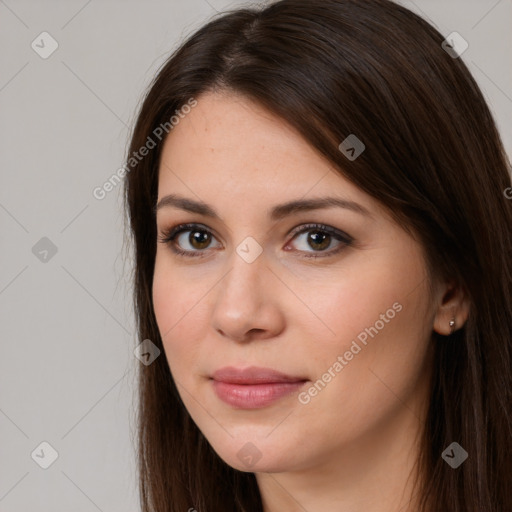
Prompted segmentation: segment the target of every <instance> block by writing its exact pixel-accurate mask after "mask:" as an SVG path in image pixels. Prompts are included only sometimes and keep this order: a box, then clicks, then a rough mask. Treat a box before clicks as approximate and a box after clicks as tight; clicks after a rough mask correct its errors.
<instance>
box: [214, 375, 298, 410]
mask: <svg viewBox="0 0 512 512" xmlns="http://www.w3.org/2000/svg"><path fill="white" fill-rule="evenodd" d="M212 382H213V388H214V390H215V393H216V394H217V396H218V397H219V398H220V399H221V400H222V401H224V402H226V403H227V404H229V405H232V406H233V407H237V408H239V409H258V408H260V407H265V406H267V405H270V404H271V403H273V402H275V401H276V400H279V399H280V398H283V397H284V396H286V395H289V394H290V393H293V392H295V391H298V390H299V389H300V388H301V387H302V386H304V384H305V383H306V381H301V382H275V383H267V384H229V383H227V382H219V381H216V380H212Z"/></svg>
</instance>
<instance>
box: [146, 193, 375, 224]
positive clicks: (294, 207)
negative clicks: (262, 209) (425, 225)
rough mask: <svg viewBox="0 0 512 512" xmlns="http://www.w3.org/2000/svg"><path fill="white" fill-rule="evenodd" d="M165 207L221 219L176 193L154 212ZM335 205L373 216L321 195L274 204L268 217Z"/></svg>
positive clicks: (351, 204)
mask: <svg viewBox="0 0 512 512" xmlns="http://www.w3.org/2000/svg"><path fill="white" fill-rule="evenodd" d="M166 207H167V208H168V207H175V208H179V209H181V210H186V211H188V212H191V213H198V214H200V215H204V216H206V217H211V218H213V219H218V220H221V219H220V216H219V214H218V213H217V212H216V211H215V209H214V208H213V207H212V206H210V205H209V204H206V203H203V202H201V201H195V200H193V199H189V198H186V197H183V196H179V195H177V194H169V195H167V196H164V197H162V199H160V201H158V204H157V205H156V206H155V208H154V212H155V213H156V212H157V211H158V210H161V209H162V208H166ZM335 207H337V208H345V209H347V210H351V211H353V212H356V213H359V214H361V215H364V216H367V217H372V218H373V215H372V214H371V213H370V212H369V211H368V210H367V209H366V208H365V207H364V206H362V205H360V204H359V203H355V202H354V201H348V200H347V199H341V198H338V197H321V198H315V199H298V200H295V201H290V202H288V203H284V204H280V205H277V206H274V207H273V208H272V209H271V210H270V212H269V217H270V219H271V220H272V221H276V220H280V219H282V218H284V217H286V216H288V215H292V214H294V213H299V212H304V211H311V210H319V209H323V208H335Z"/></svg>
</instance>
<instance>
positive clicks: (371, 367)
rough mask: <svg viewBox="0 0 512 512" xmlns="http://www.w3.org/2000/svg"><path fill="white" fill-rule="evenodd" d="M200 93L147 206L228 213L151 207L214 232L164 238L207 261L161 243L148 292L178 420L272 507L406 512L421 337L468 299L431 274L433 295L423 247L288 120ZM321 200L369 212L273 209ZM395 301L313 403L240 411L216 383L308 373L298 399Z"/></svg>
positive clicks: (422, 370) (165, 219)
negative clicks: (346, 240)
mask: <svg viewBox="0 0 512 512" xmlns="http://www.w3.org/2000/svg"><path fill="white" fill-rule="evenodd" d="M197 99H198V105H197V106H196V107H195V108H193V109H192V111H191V112H190V113H189V114H188V115H187V116H185V117H184V118H183V119H181V120H180V122H179V124H178V125H177V126H175V127H174V129H173V130H172V132H171V133H170V135H169V136H168V137H167V139H166V141H165V145H164V148H163V153H162V158H161V164H160V169H159V188H158V201H160V200H161V199H162V198H163V197H164V196H166V195H167V194H171V193H173V194H179V195H182V196H185V197H187V198H190V199H193V200H198V201H203V202H205V203H208V204H209V205H211V206H212V207H213V208H214V209H215V210H216V211H217V212H218V214H219V216H220V219H221V220H219V219H214V218H210V217H207V216H204V215H202V214H198V213H191V212H187V211H184V210H182V209H179V208H176V207H171V206H167V207H162V208H160V209H158V212H157V229H158V232H159V234H160V235H162V233H163V232H164V231H165V230H167V229H169V228H172V227H174V226H176V225H178V224H182V223H199V224H201V227H202V229H207V230H208V231H210V232H211V236H210V239H208V237H207V233H206V234H204V232H201V233H203V236H204V237H206V243H204V244H203V245H201V240H202V239H199V242H194V239H193V238H191V236H192V235H193V232H194V230H192V232H190V231H188V232H184V233H181V234H180V235H179V236H178V238H177V239H175V242H176V244H177V245H179V246H180V248H181V249H182V250H187V251H190V252H194V251H195V252H196V253H197V252H202V253H203V254H205V256H204V257H202V258H199V257H196V258H194V257H188V258H187V257H186V256H180V255H177V254H175V253H173V252H172V250H171V246H170V245H169V244H165V243H160V242H159V243H157V254H156V261H155V273H154V284H153V301H154V309H155V315H156V319H157V323H158V327H159V330H160V333H161V336H162V339H163V344H164V350H165V356H166V357H167V360H168V362H169V366H170V369H171V373H172V376H173V378H174V380H175V382H176V384H177V387H178V391H179V393H180V396H181V398H182V400H183V402H184V404H185V406H186V408H187V410H188V412H189V414H190V415H191V417H192V418H193V420H194V422H195V423H196V424H197V425H198V427H199V428H200V430H201V431H202V432H203V434H204V435H205V437H206V438H207V439H208V441H209V443H210V444H211V445H212V447H213V448H214V450H215V451H216V452H217V454H218V455H219V456H220V457H221V458H222V459H223V460H224V461H225V462H226V463H228V464H229V465H230V466H232V467H234V468H236V469H238V470H241V471H251V472H254V473H255V475H256V478H257V482H258V485H259V487H260V491H261V494H262V498H263V502H264V509H265V512H275V511H290V512H291V511H303V510H307V511H308V512H317V511H322V512H324V511H325V510H343V511H344V512H360V511H361V512H362V511H365V512H374V511H375V512H387V511H389V512H391V511H393V512H396V511H397V510H400V511H402V512H406V511H411V512H412V511H413V510H415V509H414V506H415V504H414V499H413V498H412V497H411V493H412V483H413V478H414V472H413V469H414V463H415V461H416V458H417V456H418V442H417V440H418V436H419V433H420V431H421V426H422V423H423V421H424V418H425V415H426V406H427V399H426V397H427V393H428V389H429V376H430V370H431V352H430V351H429V347H430V337H431V333H432V331H433V330H437V331H438V332H440V333H441V334H448V333H449V326H448V322H449V320H450V319H451V318H452V317H455V319H456V326H457V328H460V326H461V325H462V324H463V322H464V321H465V320H466V318H467V311H468V308H467V303H466V301H465V299H464V297H463V296H462V295H461V292H460V291H459V290H458V289H457V288H454V287H453V285H452V284H451V283H445V282H437V281H436V282H435V283H434V290H435V292H434V294H433V296H429V294H428V291H427V289H428V287H427V285H428V276H427V271H426V265H425V258H424V252H423V248H422V247H421V246H420V245H419V243H418V242H417V241H416V240H415V239H413V238H412V237H411V236H410V235H408V234H407V233H406V232H405V231H404V230H403V229H402V228H401V227H400V226H399V225H397V224H396V223H395V222H394V221H393V220H392V219H391V217H390V216H389V215H388V213H387V212H386V211H385V210H384V209H383V207H382V206H381V205H380V203H378V202H377V201H376V200H375V199H373V198H372V197H370V196H369V195H367V194H366V193H364V192H363V191H362V190H360V189H358V188H357V187H356V186H355V185H353V184H352V183H350V182H349V181H347V180H346V179H345V178H343V177H342V176H340V174H338V173H337V172H336V170H335V168H334V167H333V166H332V164H330V163H329V162H328V161H327V160H325V159H324V158H323V157H322V156H320V154H319V153H317V152H316V151H315V150H314V149H313V148H311V146H309V145H308V144H307V143H306V142H305V141H304V139H302V138H301V136H300V135H299V134H298V133H296V132H295V131H294V130H293V129H292V128H291V127H289V126H288V125H287V124H286V123H285V121H283V120H282V119H280V118H277V117H275V116H274V115H273V114H271V113H269V112H268V111H266V110H264V109H263V108H262V107H260V106H259V105H258V104H256V103H253V102H251V101H250V100H248V99H246V98H244V97H242V96H239V95H235V94H233V93H228V92H217V93H206V94H204V95H202V96H200V97H199V98H197ZM363 135H364V134H362V136H361V138H364V137H363ZM324 196H336V197H341V198H344V199H348V200H350V201H354V202H357V203H358V204H360V205H361V206H363V207H364V208H366V209H367V210H368V212H369V213H370V215H368V216H364V215H361V214H360V213H357V212H355V211H352V210H349V209H345V208H337V207H334V208H327V209H319V210H312V211H302V212H295V213H293V214H291V215H289V216H287V217H284V218H283V219H280V220H277V221H271V220H270V219H269V217H268V216H267V212H268V211H269V210H270V209H271V208H272V207H274V206H275V205H278V204H281V203H284V202H287V201H291V200H295V199H303V198H304V199H311V198H319V197H324ZM307 223H322V224H325V225H327V226H332V227H334V228H336V229H338V230H341V231H343V232H345V233H347V234H349V235H350V236H351V237H352V238H353V239H354V241H353V243H352V244H351V245H344V244H343V242H340V241H338V240H336V238H334V237H331V238H328V239H327V242H326V243H325V246H324V247H325V248H323V249H322V248H320V249H319V245H321V244H320V243H319V242H316V245H315V243H314V241H313V242H312V241H311V240H310V241H309V242H308V234H310V235H311V234H312V233H314V232H315V229H314V228H313V229H310V231H308V232H305V233H302V234H295V235H294V234H290V233H291V231H292V229H293V228H296V227H300V226H303V225H304V224H307ZM189 235H190V236H189ZM249 236H250V237H252V238H254V239H255V240H256V241H257V242H258V244H259V245H260V246H261V248H262V250H263V252H262V253H261V254H260V255H259V256H258V257H257V258H256V259H255V260H254V261H253V262H252V263H248V262H247V261H245V260H244V259H243V258H242V257H240V256H239V255H238V254H237V252H236V248H237V246H239V244H240V243H241V242H242V241H244V239H245V238H246V237H249ZM208 240H209V245H208ZM329 240H330V243H329ZM338 247H342V249H341V251H340V252H338V253H333V251H334V250H335V249H336V248H338ZM329 252H331V255H330V256H325V257H319V258H317V259H307V258H305V257H304V256H305V255H306V256H307V255H311V254H317V255H320V256H322V254H327V253H329ZM395 303H398V304H400V305H401V306H402V308H401V310H400V311H399V312H396V315H394V318H392V319H388V321H387V322H385V324H384V327H383V328H381V329H379V330H378V334H377V335H375V336H374V337H373V338H372V337H368V341H367V345H362V344H361V343H359V345H360V346H361V350H360V351H359V352H358V353H357V354H356V355H354V356H353V358H352V359H351V360H350V361H346V358H344V360H345V362H347V364H346V365H344V366H343V369H342V370H341V371H338V372H336V371H334V374H335V377H332V378H331V381H330V382H328V383H327V384H326V385H325V387H323V388H322V389H321V391H319V392H317V394H316V395H315V396H313V397H311V399H310V401H309V402H308V403H306V404H305V403H301V402H300V401H299V399H298V395H297V393H292V394H291V395H288V396H286V397H284V398H281V399H279V400H278V401H277V402H274V403H273V404H271V405H269V406H266V407H263V408H260V409H254V410H243V409H236V408H234V407H232V406H230V405H228V404H226V403H224V402H223V401H221V400H220V399H219V398H218V397H217V396H216V394H215V393H214V391H213V386H212V383H211V381H210V380H209V377H210V376H211V374H212V373H213V372H214V371H215V370H217V369H219V368H221V367H224V366H228V365H229V366H235V367H240V368H245V367H248V366H253V365H254V366H262V367H269V368H272V369H275V370H278V371H281V372H283V373H286V374H288V375H292V376H302V377H305V378H307V379H308V380H309V381H310V382H308V383H306V384H305V386H304V388H303V389H302V391H304V390H306V391H307V390H308V389H310V388H311V386H312V385H313V384H314V383H315V382H316V381H317V380H318V379H319V378H321V377H322V375H324V374H325V373H326V372H327V371H328V369H329V368H332V367H333V364H334V363H335V362H336V361H337V358H338V356H340V355H341V356H343V354H345V352H347V350H349V349H350V346H351V343H352V342H353V340H356V338H357V336H358V334H360V333H361V332H362V331H364V330H365V328H369V327H370V326H375V324H376V322H377V321H378V320H379V319H381V318H382V317H381V315H382V314H385V312H386V311H387V310H389V309H390V308H392V305H393V304H395ZM332 373H333V370H332V369H331V375H332ZM303 396H304V395H303ZM248 442H250V443H252V445H254V446H255V447H256V449H257V451H258V452H259V453H260V454H261V457H260V458H259V460H257V462H255V463H254V464H253V465H252V466H250V467H248V465H247V463H246V462H245V461H244V460H243V459H241V458H239V457H238V455H237V454H238V452H239V451H240V450H241V449H243V447H244V446H245V445H246V443H248ZM245 449H246V450H247V448H245ZM242 453H244V452H242Z"/></svg>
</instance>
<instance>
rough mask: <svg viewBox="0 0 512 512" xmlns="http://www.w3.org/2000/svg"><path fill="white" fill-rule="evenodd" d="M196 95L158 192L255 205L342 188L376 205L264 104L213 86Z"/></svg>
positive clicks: (164, 161) (172, 139) (167, 148)
mask: <svg viewBox="0 0 512 512" xmlns="http://www.w3.org/2000/svg"><path fill="white" fill-rule="evenodd" d="M197 101H198V104H197V106H195V107H194V108H193V109H191V111H190V113H188V114H187V115H184V117H183V118H182V119H180V122H179V123H178V124H177V125H176V126H175V127H174V128H173V129H172V131H171V132H170V134H169V135H168V136H167V138H166V141H165V144H164V147H163V150H162V157H161V162H160V169H159V194H158V195H159V198H161V197H162V196H163V195H165V194H169V193H173V192H180V193H183V194H185V193H186V194H187V195H189V196H190V195H191V194H195V195H196V196H198V197H200V198H201V199H203V200H204V201H207V202H215V198H216V197H219V194H222V196H223V197H225V194H227V193H229V194H230V198H231V200H232V201H237V200H241V201H245V203H244V204H246V205H247V206H248V205H249V204H252V203H254V202H256V203H258V204H262V205H263V204H264V203H267V202H268V204H269V205H270V204H272V203H277V202H282V197H283V194H285V195H286V196H287V197H288V198H294V199H298V198H301V197H318V196H323V195H327V194H329V195H333V194H336V193H337V195H339V196H342V197H348V196H350V199H352V200H358V201H360V202H365V204H366V205H367V206H370V204H369V203H371V202H372V199H371V198H370V197H369V196H368V195H367V194H365V193H364V192H363V191H362V190H360V189H358V188H357V187H356V186H355V185H354V184H352V183H351V182H349V181H348V180H347V179H345V178H344V177H342V176H341V175H340V174H339V172H337V171H336V170H335V168H334V166H333V165H332V164H331V163H330V162H329V161H328V160H326V159H325V158H324V157H323V156H322V155H320V154H319V153H318V152H317V151H316V150H315V149H314V148H313V147H311V146H310V145H309V144H308V143H307V142H306V141H305V140H304V139H303V138H302V136H301V135H300V134H299V133H298V132H297V131H296V130H295V129H294V128H292V127H291V126H290V125H288V124H287V123H286V121H285V120H283V119H281V118H279V117H277V116H275V115H274V114H272V113H270V112H269V111H267V110H266V109H264V108H263V107H261V106H260V105H258V104H257V103H254V102H253V101H251V100H249V99H247V98H245V97H243V96H240V95H234V94H231V93H226V92H222V93H206V94H204V95H202V96H200V97H198V98H197ZM228 200H229V199H228ZM267 200H268V201H267ZM374 206H375V205H374Z"/></svg>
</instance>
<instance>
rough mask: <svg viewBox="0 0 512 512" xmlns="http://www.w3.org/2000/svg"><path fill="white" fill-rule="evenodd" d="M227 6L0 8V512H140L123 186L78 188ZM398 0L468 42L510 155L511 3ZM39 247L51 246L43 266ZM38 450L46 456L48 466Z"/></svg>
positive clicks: (94, 181)
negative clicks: (168, 62) (102, 192)
mask: <svg viewBox="0 0 512 512" xmlns="http://www.w3.org/2000/svg"><path fill="white" fill-rule="evenodd" d="M242 3H243V2H240V1H239V2H234V3H233V2H231V3H229V2H228V1H225V0H208V1H206V0H187V1H184V0H183V1H182V0H166V1H157V0H151V1H147V2H143V1H141V0H139V1H133V0H132V1H124V2H121V1H119V0H104V1H100V0H89V1H86V0H73V1H63V0H62V1H44V2H43V1H35V0H33V1H26V0H25V1H23V0H0V23H1V25H0V26H1V31H0V43H1V56H0V58H1V70H2V73H1V76H0V113H1V114H0V134H1V138H0V168H1V188H0V247H1V261H0V315H1V317H0V329H1V333H0V335H1V357H0V511H1V512H7V511H9V512H21V511H23V512H26V511H28V510H38V511H63V510H73V511H75V512H94V511H95V510H100V511H104V512H106V511H111V512H115V511H123V512H126V511H128V510H132V511H135V510H139V506H138V494H137V481H136V476H137V473H136V466H135V456H134V454H135V451H134V444H133V441H132V437H134V435H135V430H134V411H135V409H134V407H135V401H134V383H135V378H134V377H135V371H134V370H135V368H136V365H138V364H141V363H140V362H139V361H138V360H137V359H136V358H135V357H134V355H133V350H134V348H135V344H136V342H135V336H134V318H133V314H132V310H131V295H130V294H131V285H130V282H129V274H130V270H131V262H130V260H129V258H128V259H126V258H125V257H124V252H123V251H124V248H123V221H122V216H123V211H122V202H121V194H120V193H121V190H122V187H121V186H120V185H119V186H118V187H116V188H115V189H114V190H113V191H112V192H110V193H109V194H107V196H106V197H105V199H103V200H98V199H95V198H94V197H93V195H92V191H93V189H94V188H95V187H98V186H101V185H102V184H103V183H104V182H105V181H106V180H107V179H108V178H109V177H110V176H111V175H112V174H113V173H115V171H116V170H117V169H118V168H119V167H120V166H121V165H122V164H123V157H124V151H125V147H126V144H127V137H128V133H129V127H130V126H131V123H132V122H133V120H134V116H135V113H136V107H137V105H138V104H139V102H140V99H141V95H142V93H143V91H144V89H145V87H146V86H147V84H148V83H149V81H150V80H151V78H152V77H153V75H154V74H155V72H156V70H157V68H158V67H159V66H160V65H161V63H162V62H163V61H164V60H165V59H166V58H167V57H168V55H169V53H170V52H171V51H172V50H173V49H174V48H175V47H176V46H177V45H178V43H179V42H180V41H181V40H182V39H183V38H184V37H185V36H186V35H188V34H190V33H191V32H192V31H194V30H195V29H196V28H198V27H199V26H200V25H202V24H203V23H204V22H205V21H206V20H207V19H209V18H210V17H211V16H212V15H213V14H215V11H216V10H222V9H224V8H226V7H228V6H234V5H242ZM245 3H247V2H245ZM401 3H403V4H404V5H405V6H407V7H409V8H410V9H411V10H413V11H415V12H417V13H418V14H420V15H422V16H423V17H425V18H427V19H429V20H430V21H431V22H432V23H433V24H434V25H435V26H436V27H437V28H438V30H439V31H440V32H441V33H442V34H443V35H445V36H447V35H448V34H449V33H451V32H452V31H457V32H459V33H460V34H461V35H462V36H463V37H464V38H465V39H466V40H467V41H468V42H469V49H468V50H467V51H466V52H465V53H464V54H463V56H462V58H463V60H464V61H465V62H466V63H467V64H468V65H469V67H470V69H471V71H472V72H473V75H474V76H475V78H476V80H477V81H478V83H479V84H480V86H481V87H482V89H483V91H484V94H485V96H486V98H487V101H488V103H489V105H490V107H491V109H492V111H493V113H494V115H495V119H496V121H497V124H498V128H499V129H500V131H501V134H502V137H503V140H504V142H505V145H506V147H507V151H508V153H509V155H510V154H512V151H511V149H512V122H511V120H512V72H511V66H510V55H511V53H512V52H511V49H512V35H511V31H510V21H511V19H512V2H511V0H501V1H496V0H473V1H468V0H457V1H455V0H437V1H434V0H415V1H414V2H412V1H409V0H403V1H402V2H401ZM43 31H47V32H49V33H50V34H51V36H52V37H53V38H54V39H55V40H56V41H57V42H58V45H59V46H58V49H57V50H56V51H55V52H54V53H53V54H52V55H51V56H49V57H48V58H47V59H43V58H41V57H40V56H39V54H38V53H36V52H35V51H34V50H33V49H32V47H31V43H32V41H33V40H36V43H37V41H40V39H37V38H38V36H39V34H40V33H41V32H43ZM40 45H41V43H40ZM44 46H45V48H48V47H49V46H48V40H46V43H44ZM482 137H485V133H483V134H482ZM43 237H47V238H48V239H49V240H51V242H52V244H53V245H54V246H55V247H56V249H57V252H56V254H54V255H52V253H51V252H49V253H48V255H46V261H41V259H40V258H43V257H44V253H42V252H38V250H36V249H38V248H39V251H42V249H44V247H43V248H41V246H40V245H36V244H37V243H38V242H39V241H40V239H41V238H43ZM45 243H47V242H39V244H43V245H44V244H45ZM35 245H36V249H34V252H35V253H36V254H34V252H33V247H34V246H35ZM43 441H46V442H48V443H50V445H51V446H52V447H53V448H54V449H55V450H56V451H57V452H58V458H57V459H56V460H55V462H54V463H53V464H52V465H51V466H50V467H49V468H48V469H42V468H41V467H40V466H39V465H38V464H37V463H36V460H38V461H42V460H43V459H44V458H45V457H46V460H50V459H49V457H51V453H50V451H49V450H48V449H47V448H45V447H44V446H43V447H40V446H39V445H40V443H41V442H43ZM34 450H36V451H35V453H36V454H39V458H38V457H37V455H34V458H32V456H31V454H32V453H34ZM41 450H43V451H42V452H41Z"/></svg>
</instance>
